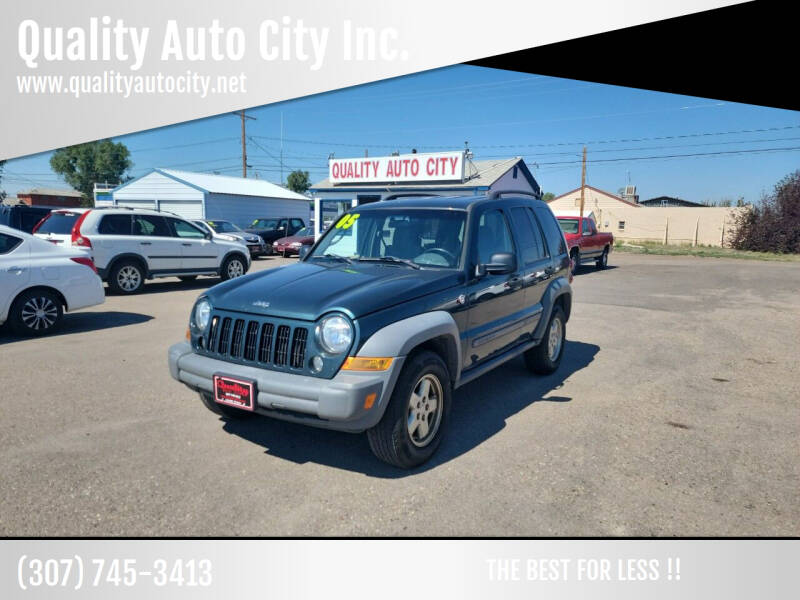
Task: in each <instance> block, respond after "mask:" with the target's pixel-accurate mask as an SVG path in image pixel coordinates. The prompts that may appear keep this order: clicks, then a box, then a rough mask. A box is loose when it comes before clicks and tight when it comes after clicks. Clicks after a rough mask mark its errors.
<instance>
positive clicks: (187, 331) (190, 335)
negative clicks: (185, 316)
mask: <svg viewBox="0 0 800 600" xmlns="http://www.w3.org/2000/svg"><path fill="white" fill-rule="evenodd" d="M186 341H187V342H191V341H192V332H191V331H190V330H189V328H188V327H187V328H186Z"/></svg>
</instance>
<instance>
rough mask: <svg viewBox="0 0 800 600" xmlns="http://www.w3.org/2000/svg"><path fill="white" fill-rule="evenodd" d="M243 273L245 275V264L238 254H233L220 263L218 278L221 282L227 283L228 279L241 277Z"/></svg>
mask: <svg viewBox="0 0 800 600" xmlns="http://www.w3.org/2000/svg"><path fill="white" fill-rule="evenodd" d="M245 273H247V262H246V261H245V259H244V258H243V257H242V256H240V255H239V254H234V255H233V256H229V257H228V258H226V259H225V262H223V263H222V269H221V270H220V274H219V276H220V277H221V278H222V281H228V280H229V279H235V278H237V277H241V276H242V275H244V274H245Z"/></svg>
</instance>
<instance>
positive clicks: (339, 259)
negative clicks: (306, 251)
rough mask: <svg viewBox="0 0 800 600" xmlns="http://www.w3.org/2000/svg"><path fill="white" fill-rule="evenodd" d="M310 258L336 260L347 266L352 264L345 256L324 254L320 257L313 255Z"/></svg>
mask: <svg viewBox="0 0 800 600" xmlns="http://www.w3.org/2000/svg"><path fill="white" fill-rule="evenodd" d="M310 258H327V259H328V260H338V261H340V262H346V263H347V264H348V265H352V264H353V261H352V260H350V259H349V258H347V257H346V256H339V255H338V254H330V253H326V254H322V255H319V254H315V255H313V256H311V257H310Z"/></svg>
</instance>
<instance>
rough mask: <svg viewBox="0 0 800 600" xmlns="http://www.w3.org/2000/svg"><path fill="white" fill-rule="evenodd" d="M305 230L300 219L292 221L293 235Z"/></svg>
mask: <svg viewBox="0 0 800 600" xmlns="http://www.w3.org/2000/svg"><path fill="white" fill-rule="evenodd" d="M302 228H303V222H302V221H301V220H300V219H292V233H295V232H297V231H300V230H301V229H302Z"/></svg>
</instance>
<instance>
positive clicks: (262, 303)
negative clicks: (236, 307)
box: [253, 300, 269, 308]
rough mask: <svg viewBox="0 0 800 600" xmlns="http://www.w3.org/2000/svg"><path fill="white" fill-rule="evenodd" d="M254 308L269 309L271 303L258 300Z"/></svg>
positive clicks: (254, 303)
mask: <svg viewBox="0 0 800 600" xmlns="http://www.w3.org/2000/svg"><path fill="white" fill-rule="evenodd" d="M253 306H260V307H261V308H269V302H264V301H263V300H256V301H255V302H253Z"/></svg>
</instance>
